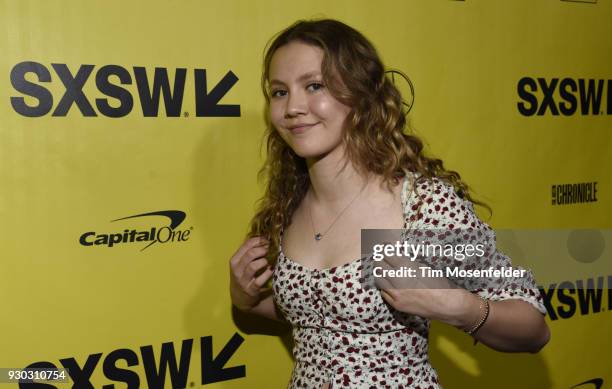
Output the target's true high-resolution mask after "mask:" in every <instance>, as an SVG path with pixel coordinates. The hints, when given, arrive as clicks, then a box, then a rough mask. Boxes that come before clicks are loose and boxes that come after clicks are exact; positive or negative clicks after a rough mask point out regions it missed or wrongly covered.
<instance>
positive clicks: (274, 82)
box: [270, 72, 321, 85]
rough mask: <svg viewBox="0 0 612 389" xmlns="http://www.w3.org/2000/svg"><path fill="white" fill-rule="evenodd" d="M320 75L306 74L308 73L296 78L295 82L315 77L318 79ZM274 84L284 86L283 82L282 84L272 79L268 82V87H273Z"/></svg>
mask: <svg viewBox="0 0 612 389" xmlns="http://www.w3.org/2000/svg"><path fill="white" fill-rule="evenodd" d="M320 76H321V73H320V72H308V73H304V74H302V75H301V76H299V77H298V79H297V81H298V82H299V81H304V80H307V79H309V78H316V77H320ZM274 84H281V85H285V83H284V82H282V81H281V80H277V79H272V80H270V85H274Z"/></svg>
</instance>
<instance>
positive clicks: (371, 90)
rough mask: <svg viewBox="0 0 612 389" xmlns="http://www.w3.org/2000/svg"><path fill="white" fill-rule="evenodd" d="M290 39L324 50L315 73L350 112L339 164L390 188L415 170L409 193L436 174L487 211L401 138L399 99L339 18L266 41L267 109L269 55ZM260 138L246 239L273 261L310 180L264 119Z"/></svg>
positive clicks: (371, 54) (455, 177) (416, 142)
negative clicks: (261, 188) (260, 243)
mask: <svg viewBox="0 0 612 389" xmlns="http://www.w3.org/2000/svg"><path fill="white" fill-rule="evenodd" d="M294 41H299V42H302V43H306V44H309V45H313V46H315V47H318V48H320V49H321V50H323V52H324V56H323V62H322V65H321V67H322V69H321V73H322V76H323V81H324V83H325V85H326V86H327V88H328V89H329V91H330V93H331V95H332V96H334V98H336V99H337V100H338V101H340V102H341V103H343V104H344V105H347V106H349V107H352V110H351V112H350V113H349V115H348V116H347V120H346V123H347V125H346V126H345V129H344V132H343V142H344V144H345V145H346V157H347V158H346V161H345V163H348V162H351V163H352V164H353V166H354V167H355V169H356V170H357V171H358V172H359V173H369V174H375V175H378V176H381V177H382V179H383V182H385V183H386V185H387V186H388V188H389V189H390V190H391V188H392V184H393V183H394V182H397V181H398V180H400V179H401V178H403V177H405V176H407V175H410V174H411V173H420V175H419V177H418V179H417V180H415V181H414V182H413V185H412V190H416V187H417V185H418V184H419V183H421V182H423V181H424V180H427V179H431V178H433V177H437V178H440V179H442V180H445V181H446V182H448V183H450V184H451V185H453V187H454V188H455V190H456V191H457V193H458V194H459V196H461V197H463V198H466V199H468V200H470V201H472V202H473V203H475V204H478V205H482V206H484V207H485V208H487V209H489V211H490V208H489V207H488V206H487V205H486V204H484V203H482V202H479V201H476V200H474V199H473V198H472V197H471V196H470V193H469V190H468V186H467V185H466V184H465V183H464V182H463V181H462V180H461V177H460V176H459V174H458V173H457V172H455V171H450V170H446V169H445V168H444V165H443V162H442V160H440V159H436V158H429V157H426V156H425V155H423V142H422V141H421V140H420V139H419V138H418V137H416V136H414V135H410V134H407V133H405V130H406V129H407V121H406V112H405V110H406V109H405V106H404V104H403V100H402V96H401V94H400V92H399V90H398V89H397V87H396V86H395V84H394V83H393V82H392V80H390V79H389V77H388V75H387V73H386V72H385V68H384V65H383V64H382V61H381V60H380V58H379V56H378V53H377V52H376V49H375V48H374V46H373V45H372V44H371V43H370V42H369V41H368V40H367V39H366V38H365V37H364V36H363V35H362V34H361V33H360V32H359V31H357V30H355V29H353V28H352V27H350V26H348V25H346V24H344V23H342V22H340V21H337V20H331V19H322V20H300V21H298V22H296V23H294V24H293V25H291V26H290V27H288V28H286V29H285V30H283V31H281V32H280V33H279V34H277V35H276V37H275V38H273V40H272V41H271V43H269V44H268V47H267V50H266V53H265V56H264V63H263V74H262V79H261V87H262V90H263V94H264V97H265V99H266V111H267V110H268V108H269V104H270V97H271V96H270V93H269V87H268V81H269V71H270V62H271V60H272V56H273V55H274V53H275V52H276V50H277V49H278V48H280V47H281V46H284V45H286V44H288V43H290V42H294ZM264 141H265V143H266V145H267V157H266V161H265V163H264V165H263V167H262V168H261V169H260V171H259V173H258V178H259V180H261V179H262V177H265V179H266V182H267V187H266V190H265V194H264V196H263V197H262V198H261V199H260V200H259V201H258V203H259V204H258V208H257V212H256V214H255V216H254V217H253V219H252V220H251V222H250V228H249V232H248V234H247V237H254V236H264V237H266V238H267V239H268V240H269V241H270V250H269V251H268V253H270V254H269V258H268V260H269V261H270V262H271V263H274V261H275V260H276V257H277V252H278V249H279V246H280V232H281V229H283V228H285V227H287V226H288V225H289V224H290V222H291V217H292V215H293V212H294V211H295V210H296V208H297V207H298V205H299V204H300V202H301V201H302V199H303V198H304V196H305V195H306V192H307V190H308V187H309V186H310V178H309V175H308V169H307V167H306V161H305V160H304V158H302V157H299V156H297V155H296V154H295V153H294V152H293V150H292V149H291V148H290V147H289V146H288V145H287V143H286V142H285V141H284V140H283V139H282V138H281V136H280V135H279V133H278V131H276V130H275V128H274V127H273V126H272V124H271V123H270V120H269V118H268V115H266V131H265V134H264ZM417 213H418V211H417Z"/></svg>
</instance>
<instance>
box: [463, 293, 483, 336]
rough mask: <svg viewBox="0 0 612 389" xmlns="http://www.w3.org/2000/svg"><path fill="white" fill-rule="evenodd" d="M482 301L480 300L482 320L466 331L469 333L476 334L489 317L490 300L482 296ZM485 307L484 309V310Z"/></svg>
mask: <svg viewBox="0 0 612 389" xmlns="http://www.w3.org/2000/svg"><path fill="white" fill-rule="evenodd" d="M481 299H482V301H481V302H480V311H482V315H481V316H480V320H478V322H477V323H476V324H475V325H474V327H472V328H471V329H469V330H467V331H465V332H467V333H468V335H474V334H475V333H476V331H478V330H479V329H480V327H482V326H483V324H484V323H485V322H486V321H487V318H488V317H489V300H487V299H486V298H484V297H481ZM483 309H484V310H483Z"/></svg>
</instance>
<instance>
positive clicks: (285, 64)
mask: <svg viewBox="0 0 612 389" xmlns="http://www.w3.org/2000/svg"><path fill="white" fill-rule="evenodd" d="M262 87H263V91H264V95H265V97H266V101H267V107H268V112H267V113H268V115H267V118H268V128H267V133H266V137H267V151H268V155H267V161H266V164H265V166H264V168H263V169H262V173H265V174H266V175H267V177H266V178H267V184H268V185H267V190H266V193H265V196H264V198H263V201H262V202H261V204H260V208H259V210H258V212H257V214H256V215H255V217H254V218H253V220H252V223H251V228H250V233H249V238H248V239H247V240H246V241H245V242H244V244H243V245H242V246H241V247H240V248H239V249H238V250H237V252H236V253H235V254H234V256H233V257H232V258H231V260H230V268H231V282H230V285H231V286H230V293H231V297H232V302H233V303H234V305H235V306H236V307H238V308H239V309H241V310H244V311H248V312H252V313H256V314H260V315H263V316H265V317H268V318H272V319H276V320H288V321H289V322H290V323H291V325H292V327H293V336H294V341H295V347H294V350H293V354H294V357H295V366H294V371H293V374H292V377H291V382H290V384H289V387H290V388H331V387H333V388H336V387H350V388H362V387H365V388H370V387H374V388H378V387H392V388H438V387H440V385H439V383H438V378H437V375H436V372H435V370H434V369H433V368H432V367H431V365H430V364H429V361H428V356H427V346H428V343H427V338H428V329H429V323H430V321H431V320H439V321H442V322H444V323H447V324H450V325H452V326H455V327H457V328H459V329H462V330H464V331H467V332H469V333H470V334H471V335H472V336H473V337H474V338H475V339H476V340H478V341H480V342H482V343H484V344H486V345H488V346H489V347H491V348H494V349H497V350H500V351H507V352H520V351H529V352H537V351H538V350H539V349H540V348H542V347H543V346H544V345H545V344H546V343H547V341H548V338H549V330H548V327H547V326H546V324H545V321H544V318H543V314H544V313H545V312H546V311H545V309H544V307H543V305H542V302H541V297H540V295H539V292H538V291H537V289H536V285H535V283H534V281H533V278H532V277H531V275H530V273H528V277H525V278H522V279H520V280H516V279H514V280H511V281H508V284H503V285H500V286H499V287H498V288H488V289H479V290H470V291H468V290H466V289H463V288H454V289H415V288H407V289H401V288H387V289H381V290H377V289H374V290H371V289H370V290H366V289H365V288H363V287H362V284H361V283H360V277H361V275H362V270H363V266H364V258H361V245H360V238H361V229H366V228H378V229H402V228H407V227H408V225H409V224H410V228H413V229H427V228H437V229H448V230H454V229H460V228H464V229H471V230H481V231H490V228H489V226H488V225H486V224H485V223H483V222H481V221H480V220H479V219H478V218H477V216H476V215H475V213H474V211H473V206H472V203H473V202H476V201H474V200H473V199H472V198H471V196H470V194H469V191H468V187H467V185H466V184H465V183H464V182H462V181H461V179H460V176H459V175H458V174H457V173H455V172H452V171H447V170H445V169H444V167H443V164H442V161H440V160H437V159H431V158H427V157H426V156H424V155H423V153H422V148H423V146H422V143H421V141H420V140H419V139H418V138H416V137H415V136H413V135H408V134H406V133H405V130H406V118H405V112H404V110H403V108H402V98H401V95H400V93H399V92H398V90H397V89H396V87H395V86H394V84H393V83H392V82H391V81H390V80H389V79H388V78H387V76H386V74H385V70H384V67H383V64H382V63H381V60H380V59H379V57H378V55H377V53H376V50H375V49H374V47H373V46H372V44H371V43H370V42H369V41H368V40H367V39H366V38H365V37H364V36H363V35H362V34H361V33H359V32H358V31H356V30H354V29H353V28H351V27H349V26H347V25H345V24H343V23H341V22H339V21H335V20H317V21H300V22H297V23H296V24H294V25H292V26H290V27H289V28H287V29H286V30H284V31H282V32H281V33H280V34H279V35H278V36H277V37H276V38H275V39H274V41H273V42H272V43H271V45H270V46H269V48H268V50H267V53H266V55H265V61H264V71H263V77H262ZM267 257H270V258H267ZM355 258H358V259H355ZM485 260H486V261H488V264H491V265H492V266H496V267H499V266H500V265H505V266H508V265H509V260H508V258H507V257H505V256H504V255H503V254H501V253H498V252H496V253H495V254H494V255H491V256H489V257H488V258H486V259H485ZM271 278H272V286H273V287H272V289H268V288H266V284H267V283H268V281H269V280H270V279H271ZM510 282H511V283H510Z"/></svg>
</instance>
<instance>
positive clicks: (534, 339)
mask: <svg viewBox="0 0 612 389" xmlns="http://www.w3.org/2000/svg"><path fill="white" fill-rule="evenodd" d="M468 293H469V292H468ZM470 294H471V293H470ZM472 296H473V298H468V300H466V309H465V311H464V314H463V315H462V317H461V318H459V319H458V320H457V324H458V325H457V326H458V327H459V328H462V329H464V330H466V329H469V328H471V327H472V326H473V325H474V324H475V323H477V321H478V319H475V318H479V317H480V315H481V305H480V298H479V297H478V296H476V295H472ZM473 336H474V338H475V339H476V340H478V341H479V342H481V343H484V344H486V345H487V346H489V347H491V348H493V349H495V350H498V351H505V352H531V353H535V352H538V351H539V350H540V349H541V348H542V347H544V345H546V343H548V340H549V339H550V330H549V329H548V325H547V324H546V322H545V321H544V316H543V315H542V314H541V313H540V312H539V311H538V310H537V309H535V308H534V307H533V306H531V304H529V303H528V302H526V301H523V300H519V299H508V300H502V301H491V300H489V316H488V317H487V320H486V321H485V323H484V324H483V325H482V327H480V329H478V331H477V332H476V333H475V334H474V335H473Z"/></svg>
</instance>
